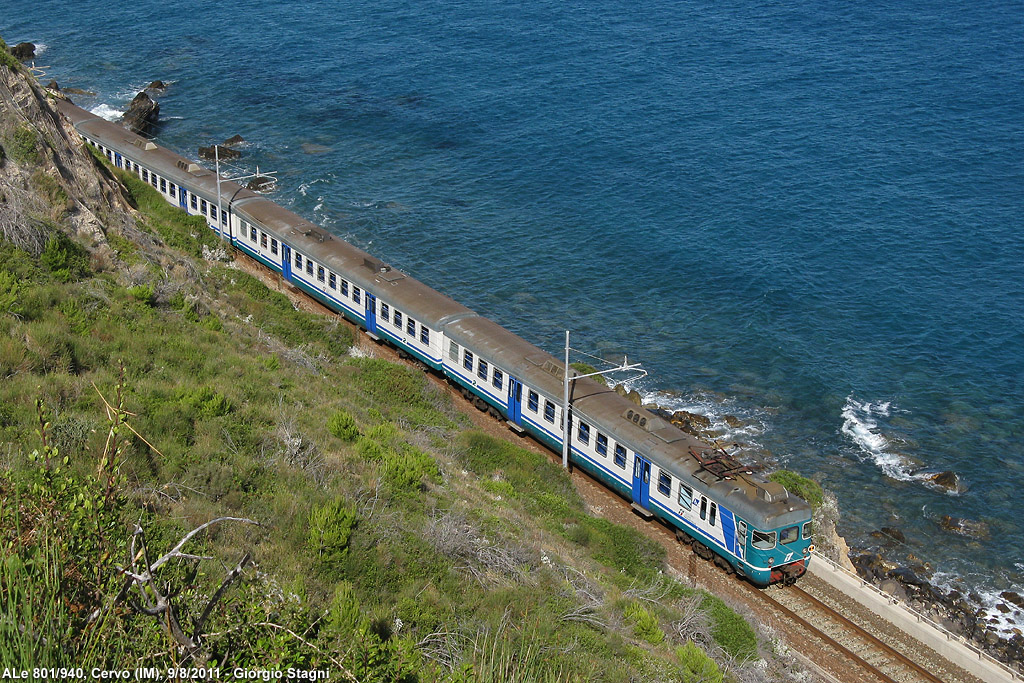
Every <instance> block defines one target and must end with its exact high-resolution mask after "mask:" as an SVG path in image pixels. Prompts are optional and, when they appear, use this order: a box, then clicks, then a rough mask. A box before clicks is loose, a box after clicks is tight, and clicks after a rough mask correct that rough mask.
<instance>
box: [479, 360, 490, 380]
mask: <svg viewBox="0 0 1024 683" xmlns="http://www.w3.org/2000/svg"><path fill="white" fill-rule="evenodd" d="M488 370H490V368H489V367H487V361H485V360H484V359H483V358H481V359H480V360H479V361H478V362H477V364H476V376H477V377H479V378H480V379H487V375H488Z"/></svg>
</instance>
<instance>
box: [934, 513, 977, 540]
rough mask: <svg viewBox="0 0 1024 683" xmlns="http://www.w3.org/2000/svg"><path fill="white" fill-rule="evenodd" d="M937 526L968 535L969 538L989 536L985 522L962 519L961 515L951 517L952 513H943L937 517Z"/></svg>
mask: <svg viewBox="0 0 1024 683" xmlns="http://www.w3.org/2000/svg"><path fill="white" fill-rule="evenodd" d="M939 526H940V527H942V529H943V530H944V531H949V532H950V533H954V534H960V535H961V536H970V537H971V538H977V539H985V538H988V537H989V531H988V524H986V523H985V522H978V521H975V520H971V519H964V518H962V517H953V516H952V515H943V516H942V518H941V519H939Z"/></svg>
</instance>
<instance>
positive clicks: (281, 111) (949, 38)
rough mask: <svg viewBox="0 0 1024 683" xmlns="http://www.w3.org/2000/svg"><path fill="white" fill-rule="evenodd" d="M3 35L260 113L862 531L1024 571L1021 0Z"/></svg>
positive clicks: (333, 186)
mask: <svg viewBox="0 0 1024 683" xmlns="http://www.w3.org/2000/svg"><path fill="white" fill-rule="evenodd" d="M0 35H2V36H3V37H4V39H6V41H7V42H8V43H9V44H13V43H16V42H19V41H22V40H27V41H32V42H35V43H37V44H39V45H40V47H41V52H40V54H39V56H38V59H37V65H39V66H45V67H46V69H45V73H46V76H45V77H44V79H43V80H44V82H45V81H48V80H49V79H50V78H55V79H56V80H57V81H58V82H59V83H60V85H61V86H62V87H65V88H67V87H73V88H80V89H83V90H87V91H90V92H92V93H95V94H94V95H84V96H82V95H79V96H74V97H73V99H75V101H76V102H77V103H79V104H81V105H83V106H85V107H87V108H89V109H92V110H94V111H96V112H98V113H101V114H104V115H107V116H115V115H117V114H118V113H119V112H120V111H122V110H123V109H124V108H125V106H126V104H127V103H128V101H129V100H130V99H131V97H132V96H134V94H135V93H136V92H138V91H139V90H140V89H141V88H143V87H144V86H145V85H146V84H147V83H149V82H150V81H152V80H155V79H162V80H164V81H167V82H169V83H170V87H169V88H168V90H167V92H166V94H164V95H163V96H162V97H161V98H160V104H161V116H162V119H163V122H164V123H163V126H162V127H161V129H160V131H159V134H158V137H159V141H160V142H161V143H162V144H164V145H166V146H168V147H171V148H174V149H176V150H179V151H181V152H183V153H185V154H186V155H191V156H195V151H196V148H197V147H198V146H199V145H201V144H202V145H205V144H210V143H211V142H213V141H218V140H223V139H225V138H227V137H229V136H232V135H234V134H236V133H237V134H241V135H242V136H243V137H245V138H246V140H248V143H247V144H246V145H245V147H244V148H243V152H244V154H245V156H244V158H243V159H242V160H241V162H240V166H239V169H241V170H240V171H238V172H239V173H242V172H251V171H252V170H254V169H255V167H256V166H257V165H259V167H260V168H261V169H263V170H274V171H277V172H278V174H279V178H280V183H279V185H278V189H277V191H276V193H275V194H274V198H275V199H276V200H277V201H279V202H281V203H283V204H285V205H288V206H290V207H291V208H293V209H294V210H295V211H297V212H298V213H300V214H302V215H305V216H307V217H310V218H312V219H314V220H316V221H318V222H320V223H322V224H324V225H325V226H327V227H329V228H330V229H331V230H332V231H334V232H336V233H337V234H339V235H341V236H343V237H345V238H346V239H349V240H351V241H353V242H354V243H356V244H358V245H360V246H362V247H364V248H366V249H368V250H370V251H371V252H373V253H375V254H377V255H379V256H381V257H382V258H384V259H386V260H388V261H390V262H391V263H392V264H394V265H395V266H397V267H400V268H402V269H404V270H406V271H408V272H410V273H412V274H414V275H415V276H417V277H419V278H420V279H422V280H424V281H425V282H427V283H428V284H431V285H432V286H435V287H436V288H438V289H440V290H442V291H444V292H446V293H448V294H450V295H451V296H453V297H455V298H456V299H458V300H460V301H462V302H463V303H465V304H467V305H469V306H470V307H472V308H475V309H477V310H478V311H480V312H481V313H484V314H486V315H488V316H490V317H492V318H494V319H495V320H497V321H498V322H500V323H501V324H503V325H505V326H506V327H508V328H510V329H512V330H514V331H515V332H517V333H519V334H521V335H522V336H524V337H526V338H527V339H529V340H531V341H533V342H534V343H537V344H538V345H540V346H542V347H544V348H546V349H548V350H549V351H552V352H554V353H558V350H559V348H560V345H561V343H562V339H563V330H565V329H570V330H571V331H572V335H573V337H572V339H573V346H574V347H577V348H580V349H583V350H585V351H587V352H590V353H593V354H595V355H598V356H605V357H609V358H618V357H620V356H621V354H623V353H628V354H629V358H630V360H631V361H632V360H637V361H641V362H642V363H643V364H644V367H646V368H647V369H648V370H649V372H650V375H649V376H648V377H647V378H645V379H643V380H641V382H640V383H639V385H638V386H637V388H638V389H640V390H641V391H642V392H644V393H645V394H649V395H651V396H652V399H656V400H658V401H659V402H661V403H663V404H665V405H668V406H670V407H672V408H685V409H689V410H694V411H699V412H702V413H705V414H707V415H709V416H711V417H712V418H714V419H715V420H716V421H718V423H719V424H720V427H721V428H722V429H723V430H724V432H725V434H726V435H725V437H724V438H727V439H731V440H735V441H739V442H742V443H744V444H746V446H745V447H744V452H745V453H746V454H747V455H749V456H750V457H757V458H761V459H767V460H768V461H769V462H770V463H772V464H773V466H775V465H777V466H786V467H790V468H792V469H795V470H797V471H800V472H802V473H804V474H807V475H812V476H815V477H817V478H820V479H821V480H822V481H823V482H824V483H825V484H826V486H827V487H829V488H831V489H832V490H833V491H835V492H836V493H837V495H838V496H839V499H840V503H841V507H842V511H843V515H844V525H843V529H842V530H843V531H844V532H846V534H847V536H848V538H849V540H850V541H851V542H852V543H853V544H855V545H858V546H860V547H862V548H872V547H874V546H875V544H876V543H877V541H875V540H874V539H873V538H872V537H871V536H870V535H869V533H870V532H871V531H873V530H877V529H879V528H880V527H881V526H895V527H898V528H899V529H901V530H902V531H903V532H904V533H905V534H906V537H907V540H906V543H905V544H902V545H900V546H897V547H896V548H895V549H892V550H890V553H891V554H892V555H893V556H894V557H896V558H897V559H903V558H906V557H907V556H908V555H910V554H912V555H914V556H916V557H918V558H921V559H922V560H925V561H928V562H930V563H931V564H932V565H933V566H934V567H935V568H936V569H937V570H938V572H939V573H938V580H939V581H940V582H945V583H947V584H949V585H958V586H967V587H969V588H971V589H972V590H975V591H976V592H977V597H978V600H979V601H980V602H982V603H984V604H988V605H989V606H991V605H992V604H993V600H994V597H995V594H996V593H998V591H1000V590H1006V589H1014V590H1017V591H1018V592H1024V560H1022V558H1024V551H1022V546H1024V517H1022V516H1021V515H1020V513H1019V511H1020V509H1021V497H1020V496H1021V491H1022V490H1024V234H1022V228H1024V226H1022V221H1024V47H1022V46H1024V41H1022V40H1021V36H1024V5H1021V3H1020V2H1019V1H989V0H981V1H980V2H966V1H963V0H950V1H946V2H925V1H909V0H895V1H894V2H885V3H882V2H873V1H870V0H869V1H867V2H860V3H853V4H851V3H834V2H809V3H800V4H798V5H795V6H787V5H786V4H781V5H780V4H779V3H769V2H756V1H750V2H740V1H736V0H731V1H730V0H726V1H724V2H694V1H688V0H672V1H667V0H641V1H639V2H623V1H622V0H593V1H592V2H589V3H585V4H584V3H571V2H570V3H566V2H553V1H551V0H536V1H535V2H531V3H508V2H492V3H472V2H464V1H460V0H454V1H453V0H448V1H446V2H436V1H434V0H423V1H422V2H417V3H410V2H395V1H393V0H382V1H380V2H374V3H338V2H325V1H322V0H321V1H317V0H313V1H306V2H301V3H300V2H290V1H282V2H277V3H251V2H241V1H239V0H222V1H221V2H218V3H208V2H187V1H180V2H174V1H171V2H167V1H162V2H156V1H154V0H135V2H132V3H108V2H98V1H96V0H83V1H76V2H57V1H53V0H35V1H33V2H27V1H23V0H19V1H13V2H9V3H6V4H5V7H4V11H3V12H2V14H0ZM726 415H731V416H735V417H738V418H740V421H741V422H740V426H739V427H736V426H731V427H730V426H728V425H727V424H726V423H725V421H724V417H725V416H726ZM732 422H733V423H734V425H735V421H732ZM947 470H950V471H953V472H955V473H956V474H957V476H958V477H959V480H960V483H961V490H960V491H959V492H958V493H956V494H950V493H947V492H945V491H942V490H939V489H936V488H934V487H932V486H930V485H929V484H928V482H927V478H928V477H929V476H930V475H931V474H934V473H937V472H942V471H947ZM944 515H950V516H952V517H958V518H965V519H969V520H973V521H979V522H983V523H984V525H985V527H986V528H987V532H986V533H984V534H983V535H982V536H981V537H964V536H959V535H956V534H953V533H950V532H948V531H944V530H943V529H942V528H941V526H940V524H939V521H940V519H941V518H942V516H944ZM1013 618H1014V617H1013V615H1011V616H1010V617H1009V618H1008V619H1010V620H1012V619H1013ZM1017 618H1018V619H1019V620H1020V621H1022V622H1024V615H1019V614H1018V615H1017Z"/></svg>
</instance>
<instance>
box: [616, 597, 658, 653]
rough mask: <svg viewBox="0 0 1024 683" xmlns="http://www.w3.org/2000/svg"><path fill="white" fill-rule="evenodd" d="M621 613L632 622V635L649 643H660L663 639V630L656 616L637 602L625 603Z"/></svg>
mask: <svg viewBox="0 0 1024 683" xmlns="http://www.w3.org/2000/svg"><path fill="white" fill-rule="evenodd" d="M623 615H624V616H625V617H626V619H628V620H629V621H631V622H633V635H635V636H636V637H637V638H640V639H641V640H645V641H647V642H648V643H650V644H651V645H660V644H661V643H662V642H664V640H665V632H664V631H662V630H661V629H660V628H659V627H658V617H657V615H655V614H651V613H650V612H648V611H647V610H646V609H645V608H644V606H643V605H641V604H640V603H639V602H636V601H634V602H631V603H629V604H628V605H626V608H625V609H624V610H623Z"/></svg>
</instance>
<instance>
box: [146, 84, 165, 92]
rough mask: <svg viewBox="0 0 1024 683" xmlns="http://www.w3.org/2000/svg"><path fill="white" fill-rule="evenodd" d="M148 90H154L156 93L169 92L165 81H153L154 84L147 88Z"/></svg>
mask: <svg viewBox="0 0 1024 683" xmlns="http://www.w3.org/2000/svg"><path fill="white" fill-rule="evenodd" d="M146 90H152V91H154V92H163V91H164V90H167V84H166V83H164V82H163V81H153V82H152V83H150V84H149V85H147V86H146Z"/></svg>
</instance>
